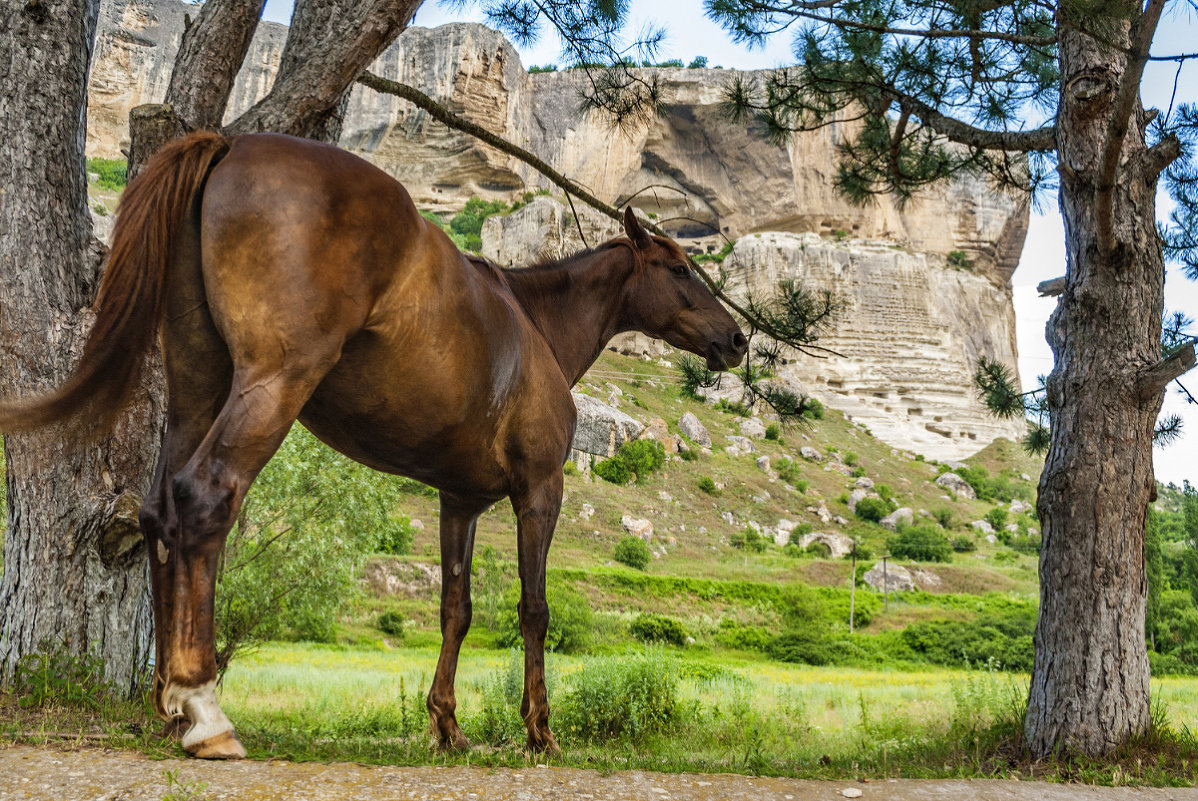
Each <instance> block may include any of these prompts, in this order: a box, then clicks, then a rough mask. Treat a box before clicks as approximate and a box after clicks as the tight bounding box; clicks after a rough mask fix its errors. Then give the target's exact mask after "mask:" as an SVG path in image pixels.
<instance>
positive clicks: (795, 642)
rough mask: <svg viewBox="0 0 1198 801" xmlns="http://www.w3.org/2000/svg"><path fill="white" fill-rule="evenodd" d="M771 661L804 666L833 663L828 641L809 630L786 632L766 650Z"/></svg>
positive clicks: (773, 640) (775, 638) (772, 641)
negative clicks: (795, 663)
mask: <svg viewBox="0 0 1198 801" xmlns="http://www.w3.org/2000/svg"><path fill="white" fill-rule="evenodd" d="M765 652H766V653H767V654H769V656H770V658H771V659H776V660H778V661H779V662H797V663H799V664H803V665H827V664H831V663H832V662H833V656H832V654H831V649H830V648H829V646H828V642H827V640H825V639H824V638H823V637H821V636H820V635H818V634H816V633H814V632H812V631H811V630H809V629H792V630H790V631H784V632H782V633H781V634H779V635H777V636H776V637H774V639H772V640H771V641H770V642H769V644H768V645H767V646H766V648H765Z"/></svg>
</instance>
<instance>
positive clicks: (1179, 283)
mask: <svg viewBox="0 0 1198 801" xmlns="http://www.w3.org/2000/svg"><path fill="white" fill-rule="evenodd" d="M291 5H292V0H268V1H267V4H266V10H265V12H264V14H263V17H264V18H265V19H268V20H271V21H274V22H281V23H284V24H286V23H287V22H288V20H289V19H290V17H291ZM455 5H460V4H455ZM667 7H668V13H666V9H667ZM455 21H475V22H482V21H483V18H482V15H481V14H480V13H479V12H478V11H477V9H476V8H474V7H473V6H471V5H469V4H467V6H466V7H465V8H461V7H450V6H449V5H448V4H444V3H440V4H439V3H437V2H436V1H435V0H426V2H425V3H424V5H423V6H421V8H420V10H419V11H417V12H416V18H415V20H414V21H413V24H415V25H420V26H423V27H436V26H437V25H442V24H444V23H446V22H455ZM629 22H630V24H629V26H628V30H629V31H631V32H633V33H635V32H638V31H641V30H642V29H644V28H645V27H646V26H658V27H664V28H665V29H666V33H667V38H666V40H665V42H664V43H663V45H662V47H661V48H660V50H659V52H658V54H657V58H658V59H659V60H665V59H670V58H678V59H681V60H682V61H683V62H689V61H690V60H691V59H693V58H694V57H696V56H706V57H707V59H708V63H709V64H710V65H711V66H717V65H719V66H724V67H729V68H736V69H768V68H770V67H777V66H781V65H785V64H788V63H793V57H792V56H791V53H790V42H789V39H788V37H786V36H775V37H773V38H772V39H771V41H770V44H769V46H768V47H766V48H764V49H755V50H749V49H747V48H746V47H744V46H741V45H735V44H732V43H731V42H730V41H729V40H728V36H727V34H725V33H724V31H723V30H722V29H721V28H720V27H718V26H717V25H715V24H714V23H712V22H711V21H710V20H708V19H707V18H706V17H705V16H704V14H703V4H702V0H670V2H669V4H668V6H667V4H664V3H661V2H659V0H632V9H631V13H630V21H629ZM1195 41H1198V15H1196V14H1195V12H1194V11H1193V9H1192V8H1190V7H1187V5H1186V4H1183V3H1179V2H1176V0H1174V2H1171V3H1169V6H1168V7H1167V10H1166V12H1165V15H1164V17H1163V19H1162V20H1161V24H1160V26H1159V28H1158V31H1157V36H1156V40H1155V42H1154V44H1153V48H1152V52H1153V53H1154V54H1159V55H1172V54H1178V53H1189V52H1193V51H1194V46H1193V44H1194V42H1195ZM518 50H519V51H520V57H521V60H522V61H523V63H524V64H525V66H530V65H533V64H537V65H543V64H555V63H564V60H563V58H562V56H561V54H560V46H559V45H558V43H557V41H556V40H555V39H554V38H553V37H552V36H549V35H546V36H543V37H541V39H540V40H539V41H538V42H537V43H535V44H534V45H533V46H531V47H525V48H518ZM1175 77H1176V79H1177V86H1178V90H1177V96H1176V100H1177V102H1182V101H1188V102H1198V88H1196V87H1198V63H1192V62H1191V63H1187V64H1186V65H1184V66H1183V67H1182V69H1181V72H1180V74H1179V75H1178V74H1177V65H1176V64H1174V63H1171V62H1150V63H1149V64H1148V67H1147V68H1146V69H1145V73H1144V80H1143V82H1142V84H1141V94H1142V97H1143V102H1144V105H1145V106H1147V107H1156V108H1159V109H1161V111H1162V113H1164V111H1165V110H1166V109H1167V108H1168V107H1169V103H1170V99H1171V96H1172V94H1173V87H1174V80H1175ZM1157 208H1158V214H1159V215H1160V216H1161V217H1162V218H1164V216H1165V215H1167V214H1168V210H1169V208H1170V201H1169V199H1168V196H1167V195H1165V194H1164V193H1163V192H1162V193H1160V195H1159V196H1158V202H1157ZM1064 240H1065V233H1064V228H1063V226H1062V223H1061V217H1060V213H1059V212H1058V210H1057V201H1056V197H1055V196H1046V197H1045V198H1043V202H1042V203H1041V208H1040V209H1038V210H1037V211H1034V212H1033V213H1032V219H1031V224H1030V226H1029V230H1028V236H1027V241H1026V244H1025V245H1024V249H1023V258H1022V260H1021V261H1020V264H1019V268H1018V269H1017V270H1016V271H1015V275H1014V277H1013V278H1012V281H1011V283H1012V285H1013V287H1014V296H1015V319H1016V330H1017V336H1018V347H1019V374H1020V378H1021V380H1022V382H1023V385H1024V389H1031V388H1032V387H1033V386H1035V384H1036V377H1037V376H1039V375H1042V374H1047V373H1048V372H1049V371H1050V370H1051V369H1052V351H1051V350H1049V348H1048V344H1047V343H1046V342H1045V340H1044V325H1045V323H1046V321H1047V320H1048V315H1049V314H1051V313H1052V310H1053V308H1054V307H1055V305H1056V299H1055V298H1040V297H1038V295H1037V293H1036V289H1035V288H1036V284H1038V283H1040V282H1041V281H1044V280H1047V279H1049V278H1056V277H1057V276H1060V275H1064V274H1065V244H1064ZM1165 304H1166V307H1167V309H1168V310H1170V311H1173V310H1177V311H1184V312H1186V313H1187V314H1188V315H1189V316H1190V317H1192V318H1196V319H1198V283H1196V282H1193V281H1187V280H1186V278H1185V277H1184V276H1182V275H1181V274H1180V272H1179V271H1178V270H1176V269H1175V268H1170V269H1169V271H1168V274H1167V277H1166V282H1165ZM1182 381H1183V382H1185V383H1186V385H1187V387H1188V388H1189V389H1190V390H1191V391H1192V392H1194V394H1195V395H1198V370H1195V371H1192V372H1191V373H1190V374H1189V380H1188V382H1187V381H1186V377H1183V378H1182ZM1165 412H1175V413H1177V414H1180V415H1181V416H1182V418H1183V419H1184V420H1185V431H1184V433H1183V435H1182V438H1181V439H1180V440H1178V441H1176V442H1174V443H1173V444H1172V445H1169V446H1168V447H1164V448H1157V449H1156V451H1155V465H1156V475H1157V478H1158V479H1159V480H1161V481H1165V482H1170V481H1171V482H1174V483H1176V484H1179V485H1180V484H1181V482H1182V481H1183V480H1189V481H1190V482H1191V483H1195V484H1198V407H1195V406H1193V405H1189V404H1186V403H1185V402H1184V400H1183V399H1182V397H1181V395H1180V394H1179V393H1178V391H1177V390H1176V385H1171V386H1170V389H1169V391H1168V393H1167V394H1166V398H1165Z"/></svg>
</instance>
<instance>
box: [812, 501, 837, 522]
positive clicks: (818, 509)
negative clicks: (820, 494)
mask: <svg viewBox="0 0 1198 801" xmlns="http://www.w3.org/2000/svg"><path fill="white" fill-rule="evenodd" d="M807 511H808V512H810V513H811V514H813V515H815V516H816V517H818V518H819V519H820V522H823V523H831V522H832V513H831V512H829V511H828V504H826V503H824V502H823V501H820V502H819V506H808V507H807Z"/></svg>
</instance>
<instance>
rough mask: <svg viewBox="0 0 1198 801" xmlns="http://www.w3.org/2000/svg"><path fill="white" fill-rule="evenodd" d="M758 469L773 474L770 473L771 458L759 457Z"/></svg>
mask: <svg viewBox="0 0 1198 801" xmlns="http://www.w3.org/2000/svg"><path fill="white" fill-rule="evenodd" d="M757 469H758V470H760V471H762V472H763V473H769V472H771V471H770V457H768V456H758V457H757Z"/></svg>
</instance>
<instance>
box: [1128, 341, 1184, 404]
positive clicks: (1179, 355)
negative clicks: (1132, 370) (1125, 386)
mask: <svg viewBox="0 0 1198 801" xmlns="http://www.w3.org/2000/svg"><path fill="white" fill-rule="evenodd" d="M1194 364H1195V358H1194V343H1193V342H1190V343H1189V344H1187V345H1183V346H1182V347H1180V348H1178V349H1177V350H1176V351H1175V352H1174V353H1173V355H1172V356H1170V357H1169V358H1167V359H1162V360H1161V361H1159V362H1157V363H1156V364H1154V365H1152V366H1151V367H1149V368H1148V369H1147V370H1145V371H1144V372H1142V373H1141V374H1140V377H1139V378H1138V379H1136V393H1137V394H1138V395H1139V398H1140V402H1141V403H1147V402H1148V401H1150V400H1152V399H1153V398H1155V397H1156V396H1157V395H1158V394H1160V393H1161V392H1164V390H1165V387H1166V386H1168V384H1169V382H1170V381H1172V380H1174V379H1175V378H1179V377H1180V376H1182V375H1183V374H1185V373H1186V372H1187V371H1189V370H1192V369H1193V368H1194Z"/></svg>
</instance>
